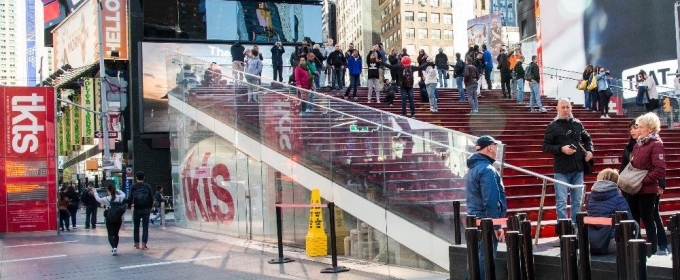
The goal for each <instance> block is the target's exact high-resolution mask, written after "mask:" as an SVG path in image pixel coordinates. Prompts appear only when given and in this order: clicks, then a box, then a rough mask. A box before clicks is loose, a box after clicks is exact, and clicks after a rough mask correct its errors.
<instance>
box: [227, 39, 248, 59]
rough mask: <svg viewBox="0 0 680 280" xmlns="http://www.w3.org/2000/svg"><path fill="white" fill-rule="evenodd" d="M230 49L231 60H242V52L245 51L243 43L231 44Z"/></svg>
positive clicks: (243, 56) (243, 57)
mask: <svg viewBox="0 0 680 280" xmlns="http://www.w3.org/2000/svg"><path fill="white" fill-rule="evenodd" d="M230 51H231V61H244V59H245V55H244V54H243V52H245V51H246V48H245V47H244V46H243V45H241V44H239V43H236V44H233V45H231V48H230Z"/></svg>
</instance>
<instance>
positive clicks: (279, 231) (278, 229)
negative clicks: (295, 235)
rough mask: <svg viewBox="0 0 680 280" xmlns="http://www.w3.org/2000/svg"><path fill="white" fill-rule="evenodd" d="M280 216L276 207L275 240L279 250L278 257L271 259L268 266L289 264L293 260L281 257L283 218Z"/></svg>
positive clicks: (278, 207) (278, 208) (279, 208)
mask: <svg viewBox="0 0 680 280" xmlns="http://www.w3.org/2000/svg"><path fill="white" fill-rule="evenodd" d="M282 216H283V215H282V214H281V207H280V206H276V239H277V245H278V247H279V248H278V249H279V257H278V258H276V259H271V260H269V263H270V264H281V263H289V262H292V261H293V260H292V259H290V258H284V257H283V222H282V220H283V218H282Z"/></svg>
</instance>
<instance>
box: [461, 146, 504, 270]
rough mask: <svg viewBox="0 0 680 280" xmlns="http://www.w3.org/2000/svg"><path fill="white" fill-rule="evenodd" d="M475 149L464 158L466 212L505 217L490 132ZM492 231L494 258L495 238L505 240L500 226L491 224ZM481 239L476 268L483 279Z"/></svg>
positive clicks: (496, 241) (486, 216)
mask: <svg viewBox="0 0 680 280" xmlns="http://www.w3.org/2000/svg"><path fill="white" fill-rule="evenodd" d="M475 149H476V150H477V152H476V153H474V154H472V155H471V156H470V157H469V158H468V159H467V167H468V168H469V170H468V173H467V176H466V178H465V182H466V186H465V194H466V198H465V202H466V205H467V209H468V215H472V216H475V217H476V218H478V219H485V218H491V219H497V218H503V217H505V214H506V213H507V210H508V204H507V201H506V197H505V188H504V187H503V181H501V176H500V174H499V173H498V170H496V167H494V166H493V163H494V162H495V161H496V156H497V155H498V142H497V141H496V140H495V139H494V138H493V137H491V136H488V135H484V136H481V137H479V138H478V139H477V142H476V145H475ZM493 229H494V234H493V258H494V259H495V258H496V252H497V250H498V242H499V241H500V242H503V241H504V240H505V234H504V233H503V229H501V226H496V225H494V227H493ZM482 247H483V244H482V242H480V243H479V271H480V275H481V279H482V280H484V279H485V273H484V250H483V248H482Z"/></svg>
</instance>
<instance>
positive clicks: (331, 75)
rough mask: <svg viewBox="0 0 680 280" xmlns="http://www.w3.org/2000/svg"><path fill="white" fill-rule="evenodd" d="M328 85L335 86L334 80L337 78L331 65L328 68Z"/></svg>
mask: <svg viewBox="0 0 680 280" xmlns="http://www.w3.org/2000/svg"><path fill="white" fill-rule="evenodd" d="M324 75H326V85H327V86H329V87H332V86H333V78H335V70H334V68H332V67H331V66H330V65H328V66H326V73H324Z"/></svg>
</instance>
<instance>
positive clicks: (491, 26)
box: [467, 12, 504, 58]
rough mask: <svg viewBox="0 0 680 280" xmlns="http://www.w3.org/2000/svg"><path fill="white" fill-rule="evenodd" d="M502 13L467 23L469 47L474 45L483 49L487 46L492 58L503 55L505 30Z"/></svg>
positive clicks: (474, 19) (495, 13)
mask: <svg viewBox="0 0 680 280" xmlns="http://www.w3.org/2000/svg"><path fill="white" fill-rule="evenodd" d="M500 22H501V14H500V12H494V13H493V14H489V15H486V16H481V17H477V18H473V19H470V20H468V21H467V34H468V47H472V46H474V45H477V46H479V49H480V50H481V49H482V45H484V44H486V46H487V47H488V48H489V51H490V52H491V56H492V57H494V58H495V57H496V56H498V54H500V53H501V47H502V46H503V44H504V42H503V28H502V26H501V24H500Z"/></svg>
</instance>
